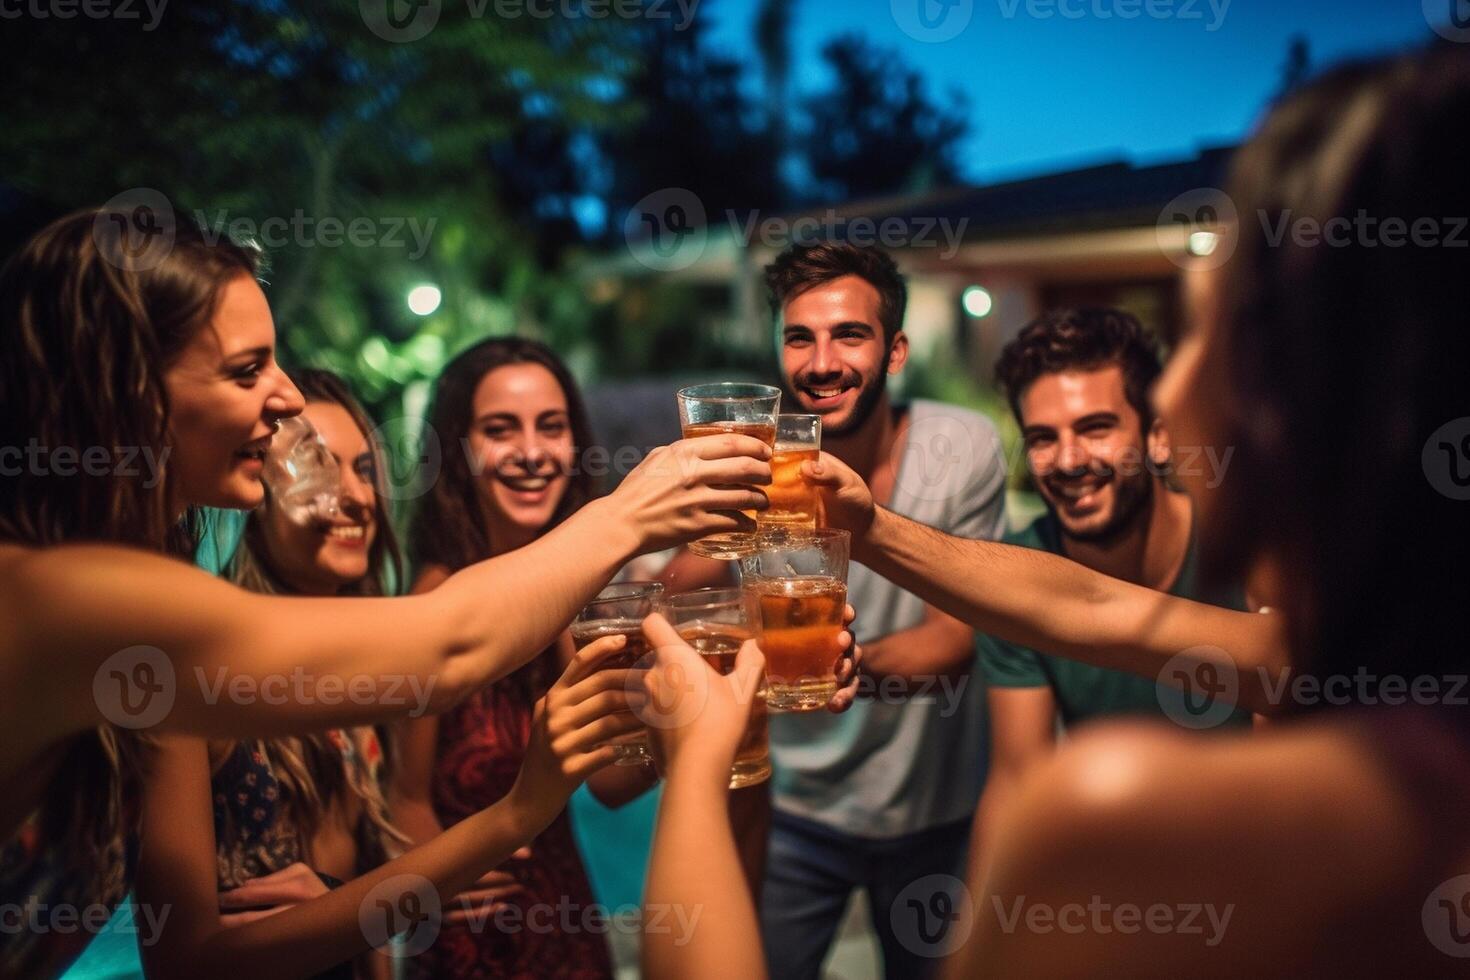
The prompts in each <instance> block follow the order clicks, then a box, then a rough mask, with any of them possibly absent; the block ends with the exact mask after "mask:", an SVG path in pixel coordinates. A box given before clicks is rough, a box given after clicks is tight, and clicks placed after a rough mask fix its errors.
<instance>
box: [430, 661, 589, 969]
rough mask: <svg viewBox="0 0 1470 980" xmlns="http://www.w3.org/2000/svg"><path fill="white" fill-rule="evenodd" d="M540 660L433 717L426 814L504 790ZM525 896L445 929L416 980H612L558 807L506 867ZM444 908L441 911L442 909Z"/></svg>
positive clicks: (446, 821)
mask: <svg viewBox="0 0 1470 980" xmlns="http://www.w3.org/2000/svg"><path fill="white" fill-rule="evenodd" d="M550 656H551V654H549V653H548V654H545V655H543V656H542V657H541V658H538V659H537V660H536V661H533V662H532V663H531V664H529V665H527V666H526V667H524V668H522V669H521V670H520V671H518V672H517V673H516V674H514V675H512V676H511V677H508V678H505V679H504V680H501V681H499V682H497V683H496V684H493V685H491V686H490V687H488V688H485V689H484V690H481V691H479V692H478V693H476V694H475V695H474V696H473V697H471V698H470V699H468V700H467V701H465V702H464V703H463V704H461V705H460V706H459V707H457V708H455V709H454V710H453V711H451V712H449V713H447V714H445V715H443V716H442V717H441V718H440V719H439V743H438V747H437V750H436V753H435V760H434V776H433V799H434V810H435V812H436V814H437V815H438V817H439V821H440V823H441V824H442V825H443V826H445V827H448V826H451V825H452V824H455V823H458V822H459V821H460V820H463V819H464V818H465V817H468V816H470V815H471V814H473V813H476V812H478V811H480V810H482V809H484V808H485V807H487V806H489V805H490V804H492V803H494V802H495V801H496V800H499V799H500V798H501V797H503V796H504V795H505V794H506V793H508V792H509V791H510V788H511V785H512V784H513V783H514V782H515V778H516V774H517V773H518V772H519V771H520V768H521V759H522V758H523V757H524V755H525V750H526V745H527V742H528V740H529V738H530V732H531V714H532V708H533V705H534V703H535V699H536V698H537V697H539V696H540V695H541V694H543V693H544V692H545V690H546V687H547V684H546V683H545V681H544V678H545V676H546V675H547V674H548V673H549V672H550V671H549V668H548V667H547V665H546V660H547V658H548V657H550ZM505 870H508V871H510V872H511V873H513V874H514V875H515V876H516V879H517V880H518V882H519V883H520V885H521V886H522V888H524V889H525V891H524V892H523V893H518V894H516V895H513V896H510V897H509V898H507V899H506V903H507V904H508V905H510V906H516V907H517V908H514V909H507V910H505V911H504V912H501V913H495V914H492V915H488V916H485V917H484V918H483V919H481V920H480V921H479V922H478V923H476V924H474V925H470V924H459V923H453V922H448V921H446V922H444V923H443V925H442V927H441V929H440V932H439V937H438V939H437V940H436V941H435V942H434V944H433V946H431V947H430V948H429V949H428V950H427V951H425V952H423V953H421V954H419V955H418V956H415V957H413V958H412V960H410V961H409V966H410V971H409V972H410V975H412V976H415V977H446V978H457V980H469V978H488V977H496V978H510V980H521V978H525V980H531V978H536V980H542V978H548V977H557V978H566V980H603V978H609V977H611V976H612V962H611V959H610V958H609V956H608V950H607V943H606V940H605V936H606V933H607V928H608V925H607V920H606V918H605V916H603V915H601V914H600V912H601V910H600V909H599V908H597V907H596V906H595V905H594V903H593V900H592V888H591V886H590V885H589V884H588V881H587V873H586V871H585V870H584V869H583V867H582V858H581V855H580V854H579V853H578V851H577V844H576V841H575V840H574V839H573V837H572V823H571V818H570V817H569V816H568V814H567V813H566V811H565V810H563V811H562V812H561V813H560V814H558V815H557V818H556V819H555V820H554V821H552V823H551V825H550V826H549V827H547V828H546V830H544V831H542V832H541V834H540V836H538V837H537V838H536V839H535V840H534V841H533V842H532V843H531V857H530V859H528V860H515V861H510V862H508V864H507V866H506V868H505ZM446 911H448V909H446Z"/></svg>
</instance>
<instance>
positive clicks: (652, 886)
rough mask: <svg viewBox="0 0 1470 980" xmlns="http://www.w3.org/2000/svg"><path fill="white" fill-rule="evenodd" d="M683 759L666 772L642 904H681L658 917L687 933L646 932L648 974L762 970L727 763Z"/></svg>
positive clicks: (657, 977) (756, 974) (753, 974)
mask: <svg viewBox="0 0 1470 980" xmlns="http://www.w3.org/2000/svg"><path fill="white" fill-rule="evenodd" d="M686 761H688V762H689V763H691V765H689V766H687V767H686V768H685V769H683V770H681V771H677V772H674V773H671V774H670V775H669V778H668V780H667V782H666V784H665V786H664V795H663V799H662V800H661V801H660V802H659V811H658V824H657V827H656V828H655V832H654V844H653V855H652V857H651V859H650V861H649V866H648V885H647V891H646V894H645V897H644V904H645V905H646V906H647V907H649V908H651V909H677V910H680V911H681V913H682V914H680V915H676V916H668V915H664V916H660V917H659V918H660V919H661V920H662V921H665V922H668V921H673V922H675V923H683V922H688V923H690V927H689V931H688V932H687V933H684V932H682V931H680V930H679V929H678V927H677V926H676V927H675V928H672V929H670V928H664V929H660V930H658V931H656V932H655V931H649V932H648V933H645V935H644V937H643V964H642V965H643V975H644V976H645V977H648V978H649V980H683V978H685V977H693V978H704V977H723V976H732V977H749V978H752V980H754V978H761V977H764V976H765V975H766V966H765V958H764V956H763V955H762V952H761V950H762V947H761V937H760V928H759V926H758V924H757V921H756V913H755V904H754V902H753V901H752V899H751V895H750V889H749V887H748V885H747V883H746V879H745V875H744V873H743V871H742V870H741V865H740V855H739V853H738V851H737V850H736V847H735V837H734V834H733V832H732V830H731V827H730V817H729V810H728V796H729V790H728V789H727V788H726V786H727V783H726V772H727V770H728V766H727V765H726V766H720V765H707V766H700V765H698V762H699V760H696V759H690V760H686ZM649 920H652V916H645V921H649ZM654 921H657V920H654Z"/></svg>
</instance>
